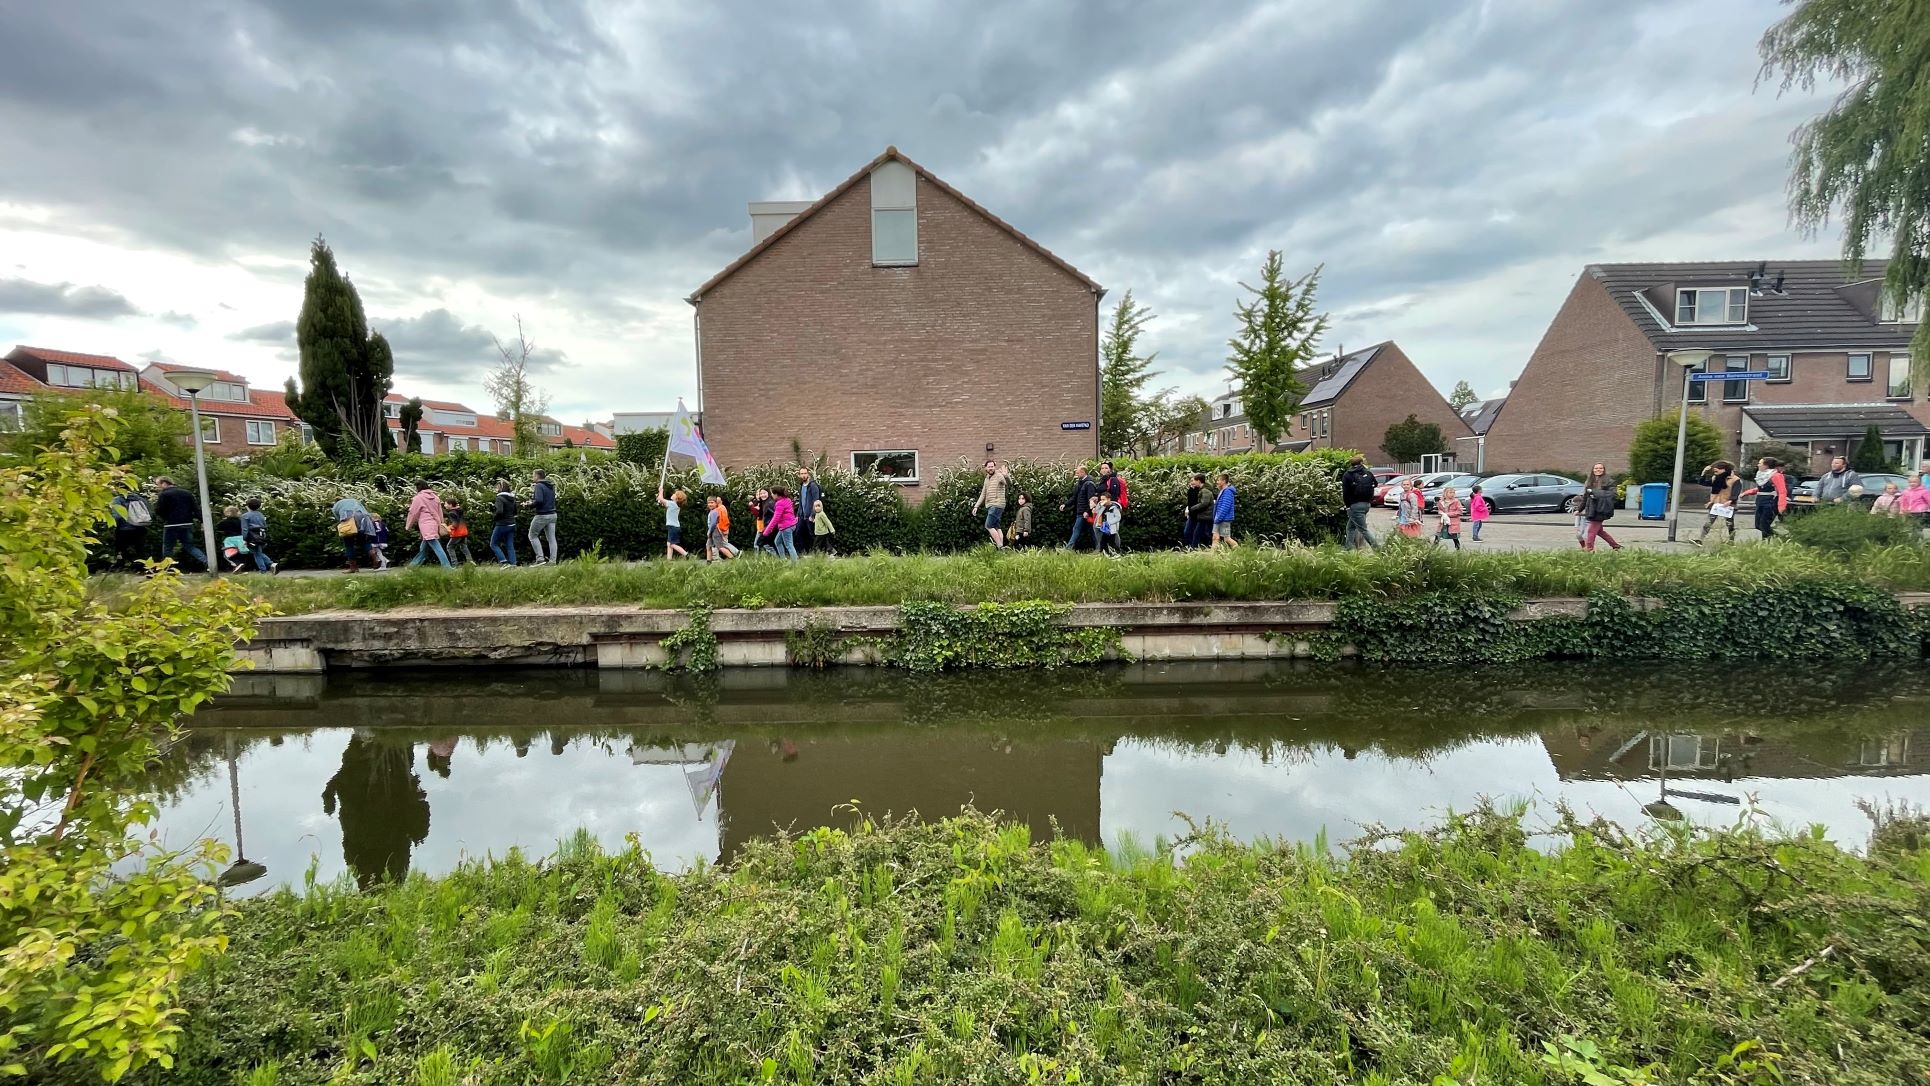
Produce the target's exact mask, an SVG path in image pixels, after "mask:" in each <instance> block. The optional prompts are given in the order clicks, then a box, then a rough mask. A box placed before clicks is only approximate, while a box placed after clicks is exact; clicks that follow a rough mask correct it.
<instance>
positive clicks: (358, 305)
mask: <svg viewBox="0 0 1930 1086" xmlns="http://www.w3.org/2000/svg"><path fill="white" fill-rule="evenodd" d="M308 264H309V271H308V280H307V282H305V283H304V284H303V286H302V312H301V316H300V317H299V318H297V319H296V321H295V344H296V347H297V348H298V349H299V350H300V352H301V366H300V370H299V372H300V375H301V385H300V387H299V388H298V387H297V386H296V384H295V379H294V378H289V380H288V384H287V396H288V407H289V409H290V410H292V411H294V412H295V414H296V415H298V416H300V417H301V420H302V421H303V422H305V423H307V424H308V426H309V428H310V429H311V430H313V431H314V432H315V440H316V442H317V443H318V444H319V445H321V447H322V451H323V452H325V453H327V454H328V457H329V459H331V460H335V461H343V460H380V459H382V458H384V457H386V456H388V454H389V449H390V446H389V431H388V423H387V421H386V420H385V419H384V418H383V417H382V401H383V399H384V398H385V397H386V396H388V394H389V384H390V382H391V381H392V380H393V379H394V377H395V358H394V355H392V354H391V353H390V351H389V341H388V340H386V339H384V338H382V334H381V333H380V332H376V333H373V334H371V333H370V332H369V326H368V319H367V318H366V317H365V316H364V315H363V313H362V299H361V296H360V295H358V294H356V292H355V284H353V283H351V282H349V280H348V279H347V278H346V277H344V276H343V275H342V273H341V271H340V270H339V269H337V268H336V266H335V254H334V252H332V251H331V250H330V249H329V247H328V242H326V241H324V240H322V238H321V236H320V235H317V236H316V238H315V242H314V244H313V245H312V246H311V247H310V248H309V251H308Z"/></svg>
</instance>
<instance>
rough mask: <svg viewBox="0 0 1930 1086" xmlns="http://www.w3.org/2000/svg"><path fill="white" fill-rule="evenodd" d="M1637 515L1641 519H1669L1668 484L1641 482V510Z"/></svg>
mask: <svg viewBox="0 0 1930 1086" xmlns="http://www.w3.org/2000/svg"><path fill="white" fill-rule="evenodd" d="M1639 515H1640V516H1641V518H1642V519H1643V520H1667V519H1669V484H1667V483H1643V484H1642V511H1641V513H1640V514H1639Z"/></svg>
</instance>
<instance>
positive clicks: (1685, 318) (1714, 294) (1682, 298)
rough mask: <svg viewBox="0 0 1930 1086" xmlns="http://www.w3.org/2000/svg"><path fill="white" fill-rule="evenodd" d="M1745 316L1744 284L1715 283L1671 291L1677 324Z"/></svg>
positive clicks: (1741, 320)
mask: <svg viewBox="0 0 1930 1086" xmlns="http://www.w3.org/2000/svg"><path fill="white" fill-rule="evenodd" d="M1748 316H1749V288H1748V287H1716V288H1714V289H1706V288H1705V289H1690V290H1678V291H1676V292H1675V323H1677V324H1742V323H1744V322H1745V321H1746V320H1747V319H1748Z"/></svg>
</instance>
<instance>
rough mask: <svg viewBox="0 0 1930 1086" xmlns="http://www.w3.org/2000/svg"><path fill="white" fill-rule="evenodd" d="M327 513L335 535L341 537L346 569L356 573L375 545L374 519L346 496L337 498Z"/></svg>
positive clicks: (366, 509)
mask: <svg viewBox="0 0 1930 1086" xmlns="http://www.w3.org/2000/svg"><path fill="white" fill-rule="evenodd" d="M328 512H329V515H330V516H332V517H334V518H335V534H336V535H339V536H341V537H342V553H343V556H344V557H346V558H347V559H348V566H347V569H348V571H349V572H350V573H354V572H357V571H358V570H360V569H361V568H362V562H363V561H364V560H366V559H367V558H368V557H369V548H371V547H373V546H374V545H375V518H374V517H372V516H370V515H369V510H368V507H367V506H365V505H363V504H362V503H361V502H359V501H357V500H355V499H354V498H351V497H348V496H347V495H343V496H342V497H340V498H337V499H336V500H335V504H334V505H332V506H330V507H329V510H328Z"/></svg>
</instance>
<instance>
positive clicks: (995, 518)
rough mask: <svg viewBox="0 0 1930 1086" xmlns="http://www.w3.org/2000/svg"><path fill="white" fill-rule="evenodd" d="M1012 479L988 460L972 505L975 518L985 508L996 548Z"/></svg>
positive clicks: (1002, 533) (1000, 540)
mask: <svg viewBox="0 0 1930 1086" xmlns="http://www.w3.org/2000/svg"><path fill="white" fill-rule="evenodd" d="M1010 478H1011V474H1010V473H1009V472H1008V471H1006V469H1005V465H1003V464H1001V463H999V462H998V461H996V460H987V461H986V462H985V481H984V482H981V483H979V484H978V500H976V501H974V502H973V503H972V515H973V516H977V515H978V509H979V506H981V505H982V506H984V507H985V534H986V535H988V536H991V537H992V546H994V547H1004V546H1005V483H1006V480H1008V479H1010ZM807 508H808V506H807Z"/></svg>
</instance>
